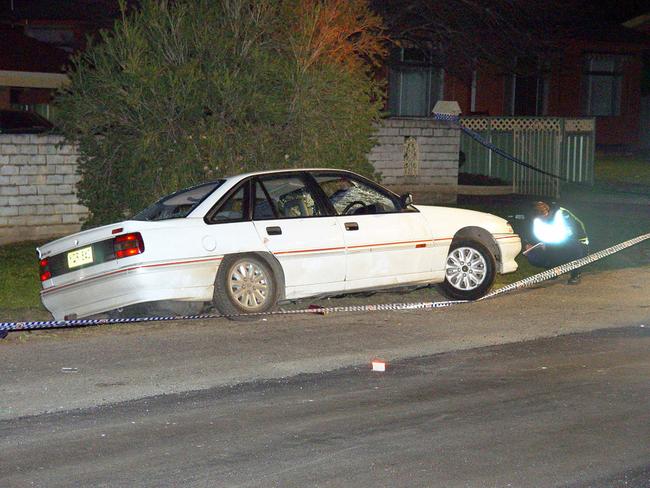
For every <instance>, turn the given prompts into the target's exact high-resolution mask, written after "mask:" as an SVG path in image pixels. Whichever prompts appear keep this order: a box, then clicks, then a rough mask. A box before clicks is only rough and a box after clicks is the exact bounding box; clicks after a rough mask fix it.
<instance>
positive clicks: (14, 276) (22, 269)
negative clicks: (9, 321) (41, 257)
mask: <svg viewBox="0 0 650 488" xmlns="http://www.w3.org/2000/svg"><path fill="white" fill-rule="evenodd" d="M37 245H38V244H37V243H35V242H24V243H20V244H9V245H5V246H0V311H5V310H11V311H14V310H20V309H39V308H41V301H40V296H39V292H40V289H41V282H40V280H39V278H38V260H37V256H36V246H37Z"/></svg>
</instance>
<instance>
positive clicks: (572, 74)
mask: <svg viewBox="0 0 650 488" xmlns="http://www.w3.org/2000/svg"><path fill="white" fill-rule="evenodd" d="M590 51H593V52H608V53H612V54H626V55H628V59H627V61H626V62H625V63H624V67H623V85H622V87H621V113H620V115H619V116H615V117H597V118H596V142H597V144H599V145H626V146H632V147H634V146H636V145H637V144H638V143H639V133H640V122H639V121H640V103H639V102H640V97H641V76H642V69H643V62H642V59H641V55H640V54H639V51H638V49H631V48H630V47H629V46H615V45H612V44H604V43H603V44H602V45H600V44H598V43H593V42H592V43H589V44H587V43H579V42H574V43H573V44H571V45H569V46H568V47H567V49H566V50H565V51H564V53H563V54H562V57H561V58H559V62H558V63H556V65H555V66H553V68H552V71H551V72H550V74H549V77H550V78H549V94H548V112H547V114H546V115H548V116H557V117H581V116H584V102H585V101H584V99H583V97H584V90H583V81H584V53H585V52H590ZM507 81H508V79H507V77H506V76H504V75H503V73H501V72H499V71H498V70H497V69H496V68H493V67H489V66H482V67H480V68H479V69H478V71H477V91H476V109H475V112H478V113H482V114H486V115H505V110H506V107H507V103H506V100H505V96H506V89H505V83H506V82H507ZM470 97H471V84H470V82H469V81H463V80H459V79H457V78H454V77H453V76H448V77H447V78H446V79H445V99H447V100H456V101H458V103H459V104H460V108H461V110H462V112H463V113H464V114H469V113H470V110H471V107H470Z"/></svg>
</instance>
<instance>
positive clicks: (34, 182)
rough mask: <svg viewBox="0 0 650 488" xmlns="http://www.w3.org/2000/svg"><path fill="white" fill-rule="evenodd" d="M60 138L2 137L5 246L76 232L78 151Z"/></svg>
mask: <svg viewBox="0 0 650 488" xmlns="http://www.w3.org/2000/svg"><path fill="white" fill-rule="evenodd" d="M61 143H62V140H61V138H60V137H58V136H42V135H0V244H6V243H9V242H16V241H29V240H43V239H47V238H50V237H53V236H60V235H65V234H69V233H72V232H76V231H78V230H79V228H80V226H81V222H82V220H83V218H84V217H85V216H86V215H87V213H88V211H87V209H86V208H85V207H83V206H81V205H79V203H78V201H77V197H76V195H75V184H76V183H77V181H78V180H79V176H78V175H77V174H76V171H77V152H76V148H75V147H74V146H69V145H62V144H61Z"/></svg>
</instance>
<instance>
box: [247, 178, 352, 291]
mask: <svg viewBox="0 0 650 488" xmlns="http://www.w3.org/2000/svg"><path fill="white" fill-rule="evenodd" d="M312 185H313V183H312V182H311V180H309V179H308V178H307V177H306V176H305V174H303V173H299V172H297V173H289V174H278V175H268V176H263V177H259V178H257V179H255V180H254V182H253V193H254V195H253V198H254V200H253V223H254V225H255V228H256V230H257V232H258V234H259V236H260V238H261V239H262V242H263V243H264V245H265V246H266V247H267V249H268V250H269V251H270V252H271V253H273V255H275V257H276V258H277V259H278V261H279V262H280V264H281V265H282V269H283V271H284V275H285V285H286V295H287V298H293V297H299V296H306V295H314V294H319V293H329V292H333V291H342V290H343V289H344V281H345V243H344V240H343V232H342V230H341V228H340V227H339V225H338V222H337V217H335V216H332V215H328V209H327V207H326V205H325V202H323V201H322V200H321V195H320V194H319V193H318V189H317V188H314V187H313V186H312ZM314 190H316V191H314Z"/></svg>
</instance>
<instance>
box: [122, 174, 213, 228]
mask: <svg viewBox="0 0 650 488" xmlns="http://www.w3.org/2000/svg"><path fill="white" fill-rule="evenodd" d="M224 181H225V180H217V181H211V182H210V183H204V184H202V185H198V186H193V187H192V188H186V189H185V190H181V191H177V192H176V193H172V194H171V195H167V196H166V197H163V198H161V199H160V200H158V201H157V202H156V203H154V204H153V205H151V206H150V207H147V208H145V209H144V210H143V211H142V212H140V213H138V214H137V215H135V216H134V217H133V220H150V221H151V220H168V219H182V218H184V217H187V216H188V215H189V214H190V213H191V212H192V210H194V209H195V208H196V207H198V206H199V204H200V203H201V202H202V201H203V200H205V199H206V198H207V196H208V195H210V193H212V192H213V191H215V190H216V189H217V188H219V187H220V186H221V185H222V184H223V182H224Z"/></svg>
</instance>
